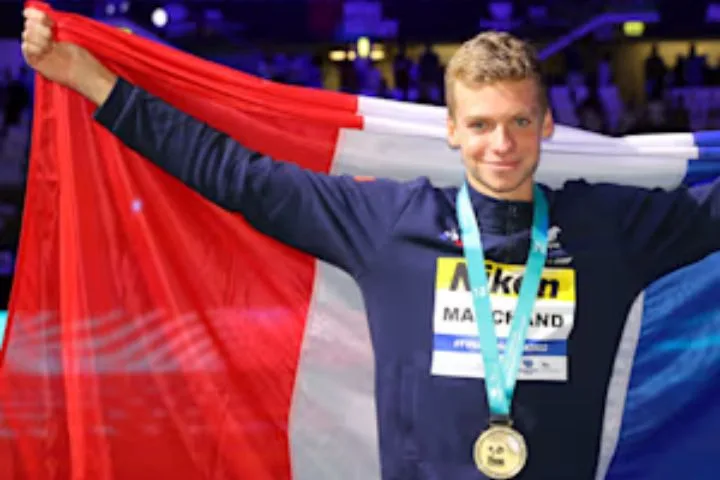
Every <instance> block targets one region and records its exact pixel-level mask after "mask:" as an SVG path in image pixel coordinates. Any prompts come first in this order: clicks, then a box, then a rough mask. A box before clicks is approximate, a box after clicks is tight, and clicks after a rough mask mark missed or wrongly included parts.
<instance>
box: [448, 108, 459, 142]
mask: <svg viewBox="0 0 720 480" xmlns="http://www.w3.org/2000/svg"><path fill="white" fill-rule="evenodd" d="M458 137H459V135H458V131H457V125H456V124H455V120H454V119H453V118H452V116H451V115H448V117H447V142H448V145H449V146H450V148H452V149H458V148H460V139H459V138H458Z"/></svg>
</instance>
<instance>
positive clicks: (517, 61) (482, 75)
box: [445, 31, 547, 115]
mask: <svg viewBox="0 0 720 480" xmlns="http://www.w3.org/2000/svg"><path fill="white" fill-rule="evenodd" d="M525 79H532V80H535V82H536V84H537V86H538V89H539V95H540V99H539V100H540V104H541V106H542V108H543V109H545V108H547V96H546V92H545V86H544V83H543V79H542V73H541V70H540V61H539V60H538V58H537V53H536V51H535V49H534V48H533V47H532V46H531V45H530V44H528V43H526V42H524V41H522V40H520V39H519V38H517V37H514V36H513V35H511V34H509V33H506V32H494V31H489V32H483V33H481V34H479V35H477V36H475V37H474V38H472V39H470V40H468V41H467V42H465V43H463V44H462V45H461V46H460V48H459V49H458V50H457V51H456V52H455V54H454V55H453V56H452V58H451V59H450V62H448V65H447V69H446V70H445V100H446V102H447V107H448V112H449V114H450V115H452V114H453V107H454V91H455V88H454V87H455V83H456V82H457V81H458V80H459V81H461V82H462V83H465V84H467V85H484V84H489V83H495V82H499V81H504V80H511V81H512V80H525Z"/></svg>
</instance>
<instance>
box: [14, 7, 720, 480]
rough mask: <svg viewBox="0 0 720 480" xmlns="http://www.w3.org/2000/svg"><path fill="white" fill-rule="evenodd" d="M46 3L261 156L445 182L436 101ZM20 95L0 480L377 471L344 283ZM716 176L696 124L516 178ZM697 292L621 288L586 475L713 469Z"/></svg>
mask: <svg viewBox="0 0 720 480" xmlns="http://www.w3.org/2000/svg"><path fill="white" fill-rule="evenodd" d="M34 5H39V4H37V3H35V4H34ZM43 8H46V9H47V10H48V11H50V10H49V7H47V6H43ZM52 15H53V18H54V19H55V21H56V23H57V35H58V39H59V40H61V41H62V40H66V41H72V42H76V43H78V44H80V45H82V46H84V47H86V48H88V49H89V50H90V51H91V52H93V53H94V54H95V55H96V56H97V57H99V59H100V60H101V61H102V62H104V63H105V64H106V65H108V66H109V67H110V68H112V69H113V70H114V71H115V72H116V73H118V74H120V75H122V76H123V77H124V78H126V79H128V80H129V81H130V82H132V83H134V84H137V85H139V86H140V87H142V88H144V89H146V90H147V91H149V92H150V93H152V94H155V95H157V96H159V97H161V98H163V99H165V100H166V101H168V102H170V103H172V104H174V105H175V106H176V107H178V108H180V109H182V110H184V111H186V112H187V113H190V114H192V115H194V116H196V117H197V118H199V119H201V120H203V121H205V122H206V123H208V124H209V125H211V126H213V127H214V128H216V129H219V130H221V131H223V132H225V133H227V134H229V135H231V136H233V137H234V138H235V139H237V140H238V141H240V142H242V143H243V144H245V145H247V146H248V147H250V148H253V149H255V150H258V151H261V152H263V153H265V154H268V155H271V156H273V157H275V158H281V159H286V160H289V161H293V162H296V163H298V164H300V165H302V166H304V167H305V168H308V169H311V170H314V171H317V172H325V173H329V174H349V175H353V176H357V177H392V178H396V179H410V178H415V177H417V176H420V175H426V176H429V177H430V178H431V179H432V180H433V182H435V183H436V184H437V185H440V186H442V185H451V184H454V185H456V184H457V183H458V181H459V179H460V178H462V166H461V162H460V160H459V158H458V154H457V152H454V151H452V150H450V149H449V148H448V146H447V144H446V141H445V116H446V112H445V109H443V108H438V107H430V106H421V105H411V104H405V103H401V102H395V101H388V100H382V99H374V98H364V97H356V96H352V95H346V94H340V93H336V92H329V91H319V90H312V89H306V88H299V87H294V86H285V85H278V84H275V83H271V82H268V81H265V80H261V79H258V78H254V77H252V76H249V75H246V74H244V73H241V72H238V71H235V70H232V69H230V68H227V67H224V66H221V65H217V64H213V63H211V62H208V61H205V60H201V59H199V58H196V57H194V56H191V55H189V54H186V53H183V52H181V51H178V50H175V49H172V48H170V47H167V46H163V45H160V44H158V43H155V42H151V41H149V40H147V39H143V38H140V37H138V36H137V35H132V34H129V33H127V32H125V31H122V30H120V29H116V28H112V27H109V26H107V25H103V24H101V23H99V22H97V21H93V20H90V19H87V18H84V17H81V16H77V15H72V14H67V13H63V12H60V11H53V12H52ZM35 98H36V101H35V114H34V125H33V144H32V153H31V159H30V172H29V182H28V187H27V199H26V203H25V212H24V219H23V226H22V239H21V245H20V251H19V261H18V266H17V274H16V280H15V284H14V288H13V295H12V303H11V307H10V312H9V318H8V326H7V329H6V332H5V336H4V341H3V350H2V355H3V364H2V369H1V370H0V472H2V474H1V475H0V476H2V478H3V479H8V480H11V479H17V480H19V479H22V480H50V479H70V478H73V479H93V480H126V479H127V480H131V479H132V480H141V479H161V478H163V479H164V478H167V479H173V480H185V479H187V480H196V479H200V478H203V479H210V478H213V479H252V480H263V479H268V480H270V479H272V480H283V479H287V480H289V479H293V480H325V479H327V480H336V479H343V478H347V479H350V478H357V479H363V480H377V479H379V478H380V473H379V472H380V468H379V460H378V448H379V447H378V441H377V421H376V416H375V394H374V369H373V362H374V358H373V351H372V348H371V343H370V337H369V333H368V327H367V322H366V317H365V312H364V310H363V304H362V300H361V298H360V296H359V293H358V291H357V287H356V286H355V285H354V284H353V282H352V281H351V279H350V278H349V277H348V276H346V275H345V274H343V273H342V272H340V271H338V270H336V269H334V268H333V267H330V266H329V265H326V264H324V263H322V262H319V261H317V260H315V259H313V258H310V257H309V256H307V255H305V254H303V253H300V252H297V251H295V250H293V249H291V248H289V247H287V246H284V245H281V244H279V243H277V242H275V241H273V240H270V239H268V238H267V237H264V236H262V235H261V234H259V233H257V232H255V231H254V230H252V229H251V228H250V227H249V226H248V225H247V224H246V223H244V221H243V220H242V219H241V218H239V217H238V216H236V215H233V214H231V213H229V212H226V211H224V210H221V209H220V208H218V207H216V206H214V205H212V204H210V203H209V202H208V201H206V200H204V199H203V198H201V197H200V196H199V195H197V194H195V193H194V192H192V191H190V190H189V189H187V188H186V187H184V186H183V185H181V184H180V183H179V182H178V181H176V180H174V179H172V178H170V177H169V176H168V175H166V174H164V173H163V172H161V171H160V170H159V169H158V168H156V167H155V166H153V165H152V164H150V162H147V161H144V160H143V159H141V158H138V155H137V154H136V153H134V152H132V151H130V150H129V149H127V148H126V147H124V146H122V145H121V144H120V143H119V142H118V141H117V140H116V139H115V138H114V137H112V136H111V135H110V134H109V133H108V132H107V131H105V130H104V129H102V128H101V127H99V126H98V125H97V124H95V123H94V122H93V120H92V113H93V111H94V107H93V106H92V105H90V104H89V103H88V102H87V101H85V100H84V99H82V98H81V97H80V96H78V95H77V94H75V93H73V92H71V91H69V90H68V89H65V88H63V87H61V86H58V85H56V84H52V83H49V82H47V81H46V80H44V79H43V78H37V82H36V91H35ZM718 175H720V134H718V133H716V132H706V133H697V134H689V133H688V134H665V135H639V136H633V137H627V138H609V137H604V136H601V135H596V134H591V133H588V132H583V131H580V130H576V129H572V128H567V127H559V128H558V129H557V131H556V134H555V136H554V138H553V139H552V140H549V141H547V142H546V143H545V144H544V146H543V152H542V161H541V167H540V170H539V172H538V180H539V181H541V182H543V183H546V184H547V185H549V186H552V187H559V186H561V185H562V184H563V182H565V181H566V180H568V179H576V178H584V179H586V180H588V181H591V182H595V181H597V182H601V181H602V182H613V183H618V184H628V185H637V186H643V187H660V188H674V187H677V186H680V185H683V184H687V185H690V184H697V183H702V182H706V181H710V180H712V179H714V178H716V177H717V176H718ZM588 215H592V212H588ZM441 234H442V232H441V231H439V232H438V235H441ZM718 291H720V255H714V256H711V257H708V258H707V259H705V260H703V261H701V262H700V263H698V264H695V265H692V266H689V267H686V268H684V269H682V270H679V271H676V272H673V273H672V274H670V275H668V276H667V277H665V278H663V279H661V280H659V281H658V282H656V283H655V284H654V285H652V286H651V287H650V288H649V289H647V290H646V291H645V292H643V293H642V294H641V295H640V296H639V297H638V299H637V301H636V302H635V305H634V307H633V310H632V312H631V314H630V317H629V318H628V322H627V326H626V328H625V331H624V332H623V336H622V339H621V341H620V346H619V349H618V352H617V356H616V360H615V364H614V367H613V374H612V378H611V379H610V386H609V389H608V395H607V399H606V409H605V415H604V417H605V420H604V429H603V433H602V439H601V443H600V445H601V448H600V450H599V451H598V452H597V455H598V472H597V478H598V479H602V478H609V479H640V478H642V479H645V478H647V479H655V478H661V479H665V478H667V479H669V478H681V477H682V478H695V479H709V478H716V475H717V458H718V454H719V453H720V449H719V447H718V445H720V443H719V442H718V440H717V432H718V431H720V407H719V406H718V405H720V404H719V403H718V398H720V381H718V380H720V335H719V334H718V332H720V308H718V307H719V305H718V301H717V298H718V295H717V292H718Z"/></svg>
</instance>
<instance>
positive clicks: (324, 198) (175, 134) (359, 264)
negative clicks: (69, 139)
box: [95, 79, 415, 275]
mask: <svg viewBox="0 0 720 480" xmlns="http://www.w3.org/2000/svg"><path fill="white" fill-rule="evenodd" d="M95 118H96V120H97V121H98V122H99V123H100V124H102V125H103V126H105V127H106V128H107V129H108V130H110V131H111V132H112V133H113V134H114V135H115V136H116V137H117V138H119V139H120V140H121V141H122V142H123V143H125V144H126V145H127V146H129V147H130V148H132V149H133V150H135V151H137V152H138V153H140V154H141V155H142V156H144V157H145V158H147V159H149V160H150V161H152V162H153V163H154V164H156V165H158V166H159V167H160V168H161V169H163V170H164V171H166V172H167V173H169V174H170V175H172V176H174V177H176V178H177V179H179V180H180V181H182V182H183V183H184V184H186V185H187V186H188V187H190V188H192V189H193V190H195V191H197V192H199V193H200V194H201V195H203V196H204V197H206V198H208V199H209V200H210V201H212V202H213V203H215V204H217V205H219V206H221V207H223V208H225V209H227V210H230V211H233V212H238V213H240V214H242V215H243V216H244V217H245V218H246V219H247V221H248V222H249V223H250V224H251V225H252V226H253V227H254V228H256V229H258V230H259V231H261V232H263V233H265V234H267V235H269V236H271V237H273V238H276V239H278V240H279V241H281V242H283V243H285V244H288V245H290V246H293V247H296V248H298V249H300V250H302V251H305V252H307V253H309V254H311V255H313V256H316V257H318V258H320V259H322V260H325V261H328V262H330V263H333V264H335V265H338V266H339V267H341V268H343V269H345V270H346V271H348V272H350V273H351V274H354V275H358V274H360V273H362V271H363V269H364V268H365V267H366V265H367V263H368V261H369V260H370V259H371V258H372V256H373V255H374V254H375V253H376V252H377V251H378V250H379V249H380V248H381V247H382V246H383V244H384V242H385V241H386V240H387V239H388V237H389V235H390V233H391V230H392V228H393V226H394V223H395V221H396V220H397V218H398V216H399V215H400V212H401V211H402V209H403V208H404V206H405V205H406V204H407V203H408V202H409V201H410V198H411V196H412V195H413V192H414V191H415V190H414V188H413V187H412V185H408V184H399V183H396V182H392V181H388V180H376V181H371V182H359V181H356V180H354V179H353V178H351V177H340V176H329V175H324V174H319V173H316V172H312V171H309V170H305V169H302V168H300V167H299V166H298V165H295V164H292V163H287V162H281V161H276V160H273V159H271V158H269V157H267V156H264V155H261V154H259V153H257V152H254V151H251V150H249V149H247V148H245V147H243V146H242V145H240V144H239V143H238V142H236V141H235V140H233V139H232V138H230V137H229V136H228V135H225V134H223V133H221V132H219V131H217V130H214V129H212V128H211V127H209V126H208V125H206V124H205V123H203V122H200V121H198V120H196V119H195V118H193V117H192V116H190V115H187V114H185V113H183V112H181V111H179V110H178V109H176V108H174V107H172V106H171V105H169V104H168V103H166V102H164V101H162V100H161V99H159V98H157V97H155V96H153V95H150V94H149V93H147V92H145V91H144V90H142V89H140V88H137V87H135V86H133V85H131V84H129V83H128V82H126V81H125V80H123V79H119V80H118V81H117V83H116V84H115V86H114V88H113V89H112V92H111V93H110V95H109V96H108V98H107V99H106V100H105V101H104V103H103V104H102V105H101V106H100V108H99V109H98V110H97V111H96V113H95Z"/></svg>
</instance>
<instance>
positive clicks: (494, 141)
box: [445, 32, 553, 200]
mask: <svg viewBox="0 0 720 480" xmlns="http://www.w3.org/2000/svg"><path fill="white" fill-rule="evenodd" d="M445 84H446V92H447V104H448V121H447V126H448V143H449V144H450V145H451V146H452V147H454V148H457V149H459V150H460V153H461V155H462V159H463V163H464V165H465V169H466V172H467V178H468V181H469V183H470V184H471V185H472V186H473V187H474V188H475V189H476V190H478V191H480V192H481V193H484V194H486V195H489V196H492V197H496V198H500V199H506V200H530V199H531V198H532V190H533V175H534V173H535V170H536V169H537V165H538V161H539V158H540V145H541V142H542V139H543V138H547V137H550V136H551V135H552V132H553V120H552V115H551V113H550V111H549V110H548V108H547V100H546V96H545V89H544V87H543V85H542V78H541V74H540V66H539V62H538V60H537V58H536V56H535V52H534V50H533V49H532V48H531V47H530V46H529V45H528V44H526V43H525V42H522V41H521V40H519V39H517V38H515V37H513V36H512V35H510V34H508V33H497V32H485V33H482V34H480V35H478V36H476V37H475V38H473V39H471V40H469V41H468V42H466V43H464V44H463V45H462V46H461V47H460V49H458V51H457V52H456V53H455V55H453V58H452V59H451V60H450V62H449V64H448V68H447V71H446V74H445Z"/></svg>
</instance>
